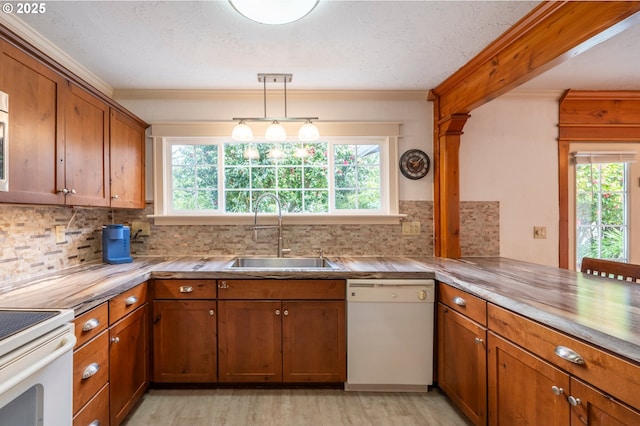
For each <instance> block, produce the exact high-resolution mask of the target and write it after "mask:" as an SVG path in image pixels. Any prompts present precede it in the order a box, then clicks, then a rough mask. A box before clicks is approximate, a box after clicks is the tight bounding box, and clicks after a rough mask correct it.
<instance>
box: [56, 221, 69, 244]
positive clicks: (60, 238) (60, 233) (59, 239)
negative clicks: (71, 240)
mask: <svg viewBox="0 0 640 426" xmlns="http://www.w3.org/2000/svg"><path fill="white" fill-rule="evenodd" d="M65 229H66V227H65V226H64V225H56V244H59V243H64V242H65V241H67V235H66V234H65Z"/></svg>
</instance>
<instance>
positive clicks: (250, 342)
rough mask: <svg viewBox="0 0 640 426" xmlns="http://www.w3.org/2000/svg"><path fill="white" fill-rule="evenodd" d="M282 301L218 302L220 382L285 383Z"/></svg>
mask: <svg viewBox="0 0 640 426" xmlns="http://www.w3.org/2000/svg"><path fill="white" fill-rule="evenodd" d="M281 318H282V306H281V303H280V301H240V300H224V301H221V300H219V301H218V350H219V352H218V380H219V381H220V382H250V383H264V382H281V381H282V352H281V351H282V330H281V328H282V327H281V322H282V321H281Z"/></svg>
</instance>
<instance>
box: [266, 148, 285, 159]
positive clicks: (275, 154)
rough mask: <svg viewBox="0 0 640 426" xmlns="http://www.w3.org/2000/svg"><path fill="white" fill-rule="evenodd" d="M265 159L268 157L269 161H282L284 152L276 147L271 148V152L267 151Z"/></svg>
mask: <svg viewBox="0 0 640 426" xmlns="http://www.w3.org/2000/svg"><path fill="white" fill-rule="evenodd" d="M267 157H269V158H270V159H271V160H282V159H283V158H284V151H283V150H282V149H280V148H278V147H276V148H273V149H272V150H271V151H269V153H268V154H267Z"/></svg>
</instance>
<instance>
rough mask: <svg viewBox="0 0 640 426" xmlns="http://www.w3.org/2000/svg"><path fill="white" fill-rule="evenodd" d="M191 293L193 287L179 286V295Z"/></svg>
mask: <svg viewBox="0 0 640 426" xmlns="http://www.w3.org/2000/svg"><path fill="white" fill-rule="evenodd" d="M191 292H193V287H191V286H189V285H181V286H180V293H191Z"/></svg>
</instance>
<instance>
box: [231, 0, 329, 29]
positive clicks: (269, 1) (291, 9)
mask: <svg viewBox="0 0 640 426" xmlns="http://www.w3.org/2000/svg"><path fill="white" fill-rule="evenodd" d="M229 3H231V6H233V8H234V9H235V10H236V11H238V13H240V14H241V15H243V16H245V17H247V18H249V19H251V20H252V21H254V22H258V23H260V24H270V25H281V24H288V23H290V22H294V21H297V20H298V19H301V18H304V17H305V16H307V15H308V14H309V12H311V11H312V10H313V9H314V8H315V7H316V5H317V4H318V0H260V1H258V0H229Z"/></svg>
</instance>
